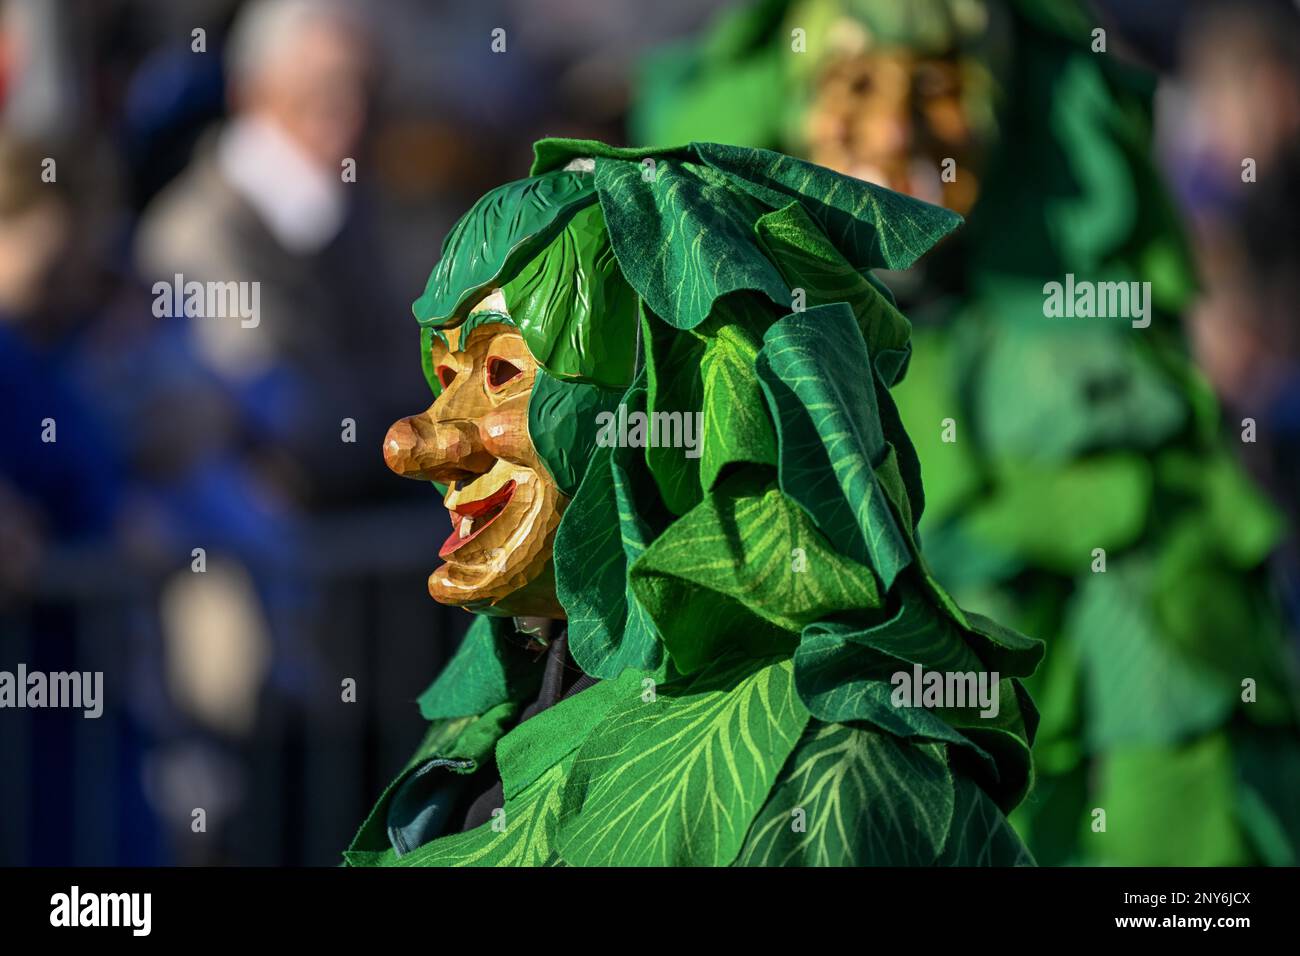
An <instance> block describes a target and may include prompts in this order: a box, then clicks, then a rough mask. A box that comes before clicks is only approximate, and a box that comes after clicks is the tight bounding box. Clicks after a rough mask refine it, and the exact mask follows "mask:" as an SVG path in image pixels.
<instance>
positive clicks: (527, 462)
mask: <svg viewBox="0 0 1300 956" xmlns="http://www.w3.org/2000/svg"><path fill="white" fill-rule="evenodd" d="M479 434H480V436H482V440H483V447H484V448H485V449H487V451H488V453H489V454H491V455H492V456H493V457H496V458H500V459H503V460H504V461H509V462H514V463H515V464H517V465H524V466H526V467H528V468H536V467H537V451H536V450H535V449H534V448H533V443H532V440H531V439H530V438H529V437H528V402H527V401H526V400H525V401H522V402H511V403H510V404H509V405H503V406H501V407H500V408H495V409H493V410H492V411H490V412H488V413H487V414H486V415H484V416H483V418H482V419H481V421H480V422H479Z"/></svg>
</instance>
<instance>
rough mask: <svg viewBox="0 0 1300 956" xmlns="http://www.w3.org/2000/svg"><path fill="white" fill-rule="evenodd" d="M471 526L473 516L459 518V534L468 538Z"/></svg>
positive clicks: (472, 525)
mask: <svg viewBox="0 0 1300 956" xmlns="http://www.w3.org/2000/svg"><path fill="white" fill-rule="evenodd" d="M473 527H474V519H473V518H461V519H460V536H461V537H462V538H468V537H469V533H470V529H472V528H473Z"/></svg>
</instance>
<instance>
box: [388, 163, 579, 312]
mask: <svg viewBox="0 0 1300 956" xmlns="http://www.w3.org/2000/svg"><path fill="white" fill-rule="evenodd" d="M595 201H596V193H595V189H594V182H593V180H592V177H591V175H590V174H589V173H578V172H563V171H559V170H557V171H555V172H552V173H548V174H546V175H543V176H533V177H530V178H528V179H520V180H517V181H515V182H512V183H506V184H505V185H504V186H498V187H497V188H496V189H494V190H492V191H491V192H489V193H487V194H486V195H485V196H483V198H481V199H480V200H479V201H478V202H476V203H475V204H474V207H473V208H472V209H471V210H470V211H469V212H468V213H466V214H465V216H463V217H462V218H461V219H460V221H458V222H457V223H456V225H455V226H453V227H452V230H451V232H449V233H448V234H447V238H446V240H445V241H444V242H443V244H442V255H441V258H439V260H438V264H437V265H436V266H435V267H434V270H433V272H432V274H430V276H429V281H428V284H427V285H426V286H425V290H424V294H423V295H422V296H420V298H418V299H416V301H415V303H414V305H412V306H411V310H412V311H413V312H414V313H415V317H416V318H417V319H419V320H420V324H421V325H442V324H444V323H446V322H448V321H449V320H452V319H455V318H463V317H464V312H465V311H467V310H468V308H469V307H470V306H471V305H473V304H474V302H476V301H477V300H478V299H480V298H482V296H483V295H484V293H486V292H487V291H488V290H490V289H492V288H494V287H496V286H499V285H501V283H502V279H503V277H506V276H510V275H513V273H514V272H515V271H517V270H518V269H519V267H520V266H521V265H522V264H523V263H525V262H527V261H529V260H530V259H532V258H533V257H534V256H536V255H537V253H538V252H539V251H540V250H541V249H542V248H543V247H544V246H546V245H547V243H549V242H550V241H551V240H552V239H554V238H555V237H556V236H557V235H558V234H559V232H560V230H562V229H564V227H565V226H567V225H568V223H569V220H570V219H571V218H572V217H573V215H574V214H575V213H577V211H578V210H580V209H582V208H583V207H585V206H589V205H591V204H592V203H593V202H595Z"/></svg>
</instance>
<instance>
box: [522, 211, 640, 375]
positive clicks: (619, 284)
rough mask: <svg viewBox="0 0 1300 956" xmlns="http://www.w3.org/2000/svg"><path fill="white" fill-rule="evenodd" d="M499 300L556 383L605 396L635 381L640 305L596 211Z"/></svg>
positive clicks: (575, 221) (572, 224)
mask: <svg viewBox="0 0 1300 956" xmlns="http://www.w3.org/2000/svg"><path fill="white" fill-rule="evenodd" d="M502 278H505V276H504V275H503V276H502ZM501 293H502V295H503V296H504V298H505V300H506V306H507V307H508V308H509V310H510V315H511V316H512V317H513V318H514V320H515V324H516V325H517V326H518V327H519V331H520V333H521V334H522V335H523V337H524V341H525V342H526V343H527V345H528V351H529V352H531V353H532V356H533V358H535V359H537V361H538V362H539V363H540V364H541V366H542V367H543V368H544V369H546V371H547V372H549V373H550V374H551V375H553V376H555V377H556V378H561V379H580V380H582V381H585V382H591V383H594V384H597V385H604V386H606V387H607V388H625V387H627V385H628V384H629V383H630V382H631V381H632V371H633V368H632V367H633V363H634V362H635V359H636V355H635V352H636V322H637V308H638V302H637V297H636V293H635V292H633V291H632V288H631V287H630V286H629V285H628V284H627V281H626V280H625V279H624V278H623V273H622V272H621V271H620V269H619V265H618V260H617V259H616V258H615V257H614V250H613V249H612V248H611V246H610V244H609V236H608V234H607V232H606V230H605V219H604V216H602V215H601V211H600V207H599V206H596V205H592V206H588V207H587V208H585V209H582V210H580V211H579V212H577V213H575V214H574V216H573V218H572V219H570V220H569V223H568V225H566V226H565V228H564V229H563V230H561V231H560V233H559V235H558V236H556V237H555V238H554V239H552V240H551V241H550V242H549V243H548V244H547V245H546V246H544V247H543V248H542V250H541V251H540V252H539V253H538V254H537V256H536V257H535V258H533V259H532V260H531V261H529V262H528V263H526V264H525V265H524V266H523V267H522V268H521V269H520V270H519V272H518V273H517V274H516V275H514V276H513V277H510V278H509V281H507V282H505V283H504V284H503V285H502V286H501Z"/></svg>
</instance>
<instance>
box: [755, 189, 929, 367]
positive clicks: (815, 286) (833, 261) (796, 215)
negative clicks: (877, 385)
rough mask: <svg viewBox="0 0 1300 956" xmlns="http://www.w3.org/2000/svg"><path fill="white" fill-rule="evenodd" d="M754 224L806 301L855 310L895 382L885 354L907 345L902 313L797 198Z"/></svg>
mask: <svg viewBox="0 0 1300 956" xmlns="http://www.w3.org/2000/svg"><path fill="white" fill-rule="evenodd" d="M755 227H756V230H757V232H758V238H759V241H760V242H761V243H762V245H763V248H764V249H765V250H766V251H767V254H768V255H769V256H770V257H771V259H772V261H773V262H774V263H775V264H776V266H777V268H778V269H780V270H781V276H782V278H783V279H785V281H786V284H787V285H789V286H790V288H791V290H795V289H802V290H803V291H804V294H805V296H806V305H807V306H818V305H833V304H835V303H837V302H844V303H846V304H847V305H848V306H849V308H850V309H852V310H853V316H854V318H856V319H857V320H858V325H859V327H860V328H861V330H862V335H863V338H865V339H866V342H867V349H868V351H870V352H871V354H872V355H873V356H874V357H875V360H876V371H877V373H879V374H881V377H882V378H883V379H884V381H885V383H886V384H887V385H890V384H893V381H894V375H893V374H890V375H885V374H884V372H885V371H886V369H885V368H882V362H881V358H882V357H884V356H890V355H894V354H903V353H905V352H906V350H907V348H908V337H909V335H910V333H911V328H912V326H911V323H910V322H908V321H907V319H906V318H905V317H904V316H903V313H901V312H899V311H898V308H897V307H896V306H895V305H894V303H893V302H891V301H890V300H889V299H888V298H887V297H886V296H885V295H884V294H882V293H881V292H880V290H879V289H877V288H876V286H875V285H873V284H872V283H871V281H870V280H869V279H867V277H866V276H864V275H863V274H862V273H861V272H859V271H858V270H857V269H855V268H854V267H853V265H852V264H851V263H850V262H849V261H848V260H847V259H845V258H844V256H843V255H842V254H841V253H840V252H839V250H838V249H836V248H835V246H834V245H833V244H832V243H831V241H830V240H829V239H828V238H826V234H825V233H823V232H822V231H821V228H820V227H819V226H818V225H817V224H816V223H815V222H814V221H813V220H812V217H811V216H809V215H808V213H807V212H805V211H804V209H803V207H802V206H800V205H799V204H798V203H795V202H792V203H790V204H789V205H788V206H785V207H783V208H781V209H779V210H777V211H776V212H770V213H768V214H766V215H765V216H763V217H761V218H760V219H759V220H758V222H757V223H756V224H755ZM891 371H897V367H896V366H895V367H894V368H893V369H891Z"/></svg>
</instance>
